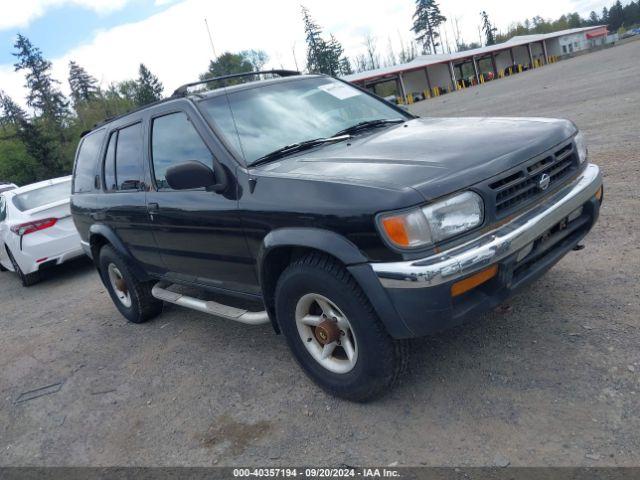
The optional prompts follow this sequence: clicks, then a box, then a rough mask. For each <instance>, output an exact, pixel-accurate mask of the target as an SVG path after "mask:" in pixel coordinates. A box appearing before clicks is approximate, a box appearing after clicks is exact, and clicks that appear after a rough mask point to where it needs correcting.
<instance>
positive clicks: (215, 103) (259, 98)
mask: <svg viewBox="0 0 640 480" xmlns="http://www.w3.org/2000/svg"><path fill="white" fill-rule="evenodd" d="M200 107H201V109H202V111H203V113H204V115H205V116H206V117H207V118H208V119H209V120H210V121H211V122H212V123H213V124H215V125H216V126H217V127H218V129H219V130H220V131H221V133H222V134H223V135H224V136H225V137H226V138H227V140H228V141H229V142H230V143H231V144H232V145H234V146H235V147H236V148H237V149H238V151H239V152H240V153H241V154H242V155H243V156H244V159H245V161H246V163H247V164H251V163H253V162H254V161H255V160H257V159H259V158H261V157H263V156H265V155H267V154H268V153H270V152H273V151H274V150H277V149H279V148H282V147H284V146H286V145H292V144H296V143H299V142H304V141H306V140H311V139H316V138H322V137H331V136H333V135H335V134H336V133H337V132H339V131H340V130H344V129H345V128H349V127H351V126H353V125H355V124H358V123H360V122H365V121H370V120H385V119H386V120H406V117H405V116H404V115H402V114H401V113H400V112H398V111H397V110H395V109H393V108H391V107H390V106H388V105H386V104H385V103H383V102H381V101H379V100H376V99H375V98H374V97H371V96H370V95H366V94H364V93H362V92H361V91H360V90H358V89H356V88H353V87H351V86H350V85H348V84H345V83H343V82H339V81H337V80H334V79H332V78H326V77H320V78H305V79H302V80H295V81H287V82H280V83H275V84H265V85H261V86H257V87H256V88H249V89H244V90H238V91H235V92H230V93H229V94H228V95H219V96H216V97H213V98H210V99H206V100H203V101H202V102H200Z"/></svg>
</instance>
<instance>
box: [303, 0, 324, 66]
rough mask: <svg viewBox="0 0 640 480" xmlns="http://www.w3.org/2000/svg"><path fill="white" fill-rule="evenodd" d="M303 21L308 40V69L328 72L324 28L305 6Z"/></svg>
mask: <svg viewBox="0 0 640 480" xmlns="http://www.w3.org/2000/svg"><path fill="white" fill-rule="evenodd" d="M302 21H303V23H304V33H305V38H306V42H307V70H309V72H310V73H328V70H329V68H328V67H329V65H328V62H327V44H326V42H325V41H324V40H323V38H322V30H321V29H320V27H319V26H318V24H317V23H315V21H314V20H313V19H312V18H311V14H310V13H309V10H307V8H306V7H304V6H303V7H302Z"/></svg>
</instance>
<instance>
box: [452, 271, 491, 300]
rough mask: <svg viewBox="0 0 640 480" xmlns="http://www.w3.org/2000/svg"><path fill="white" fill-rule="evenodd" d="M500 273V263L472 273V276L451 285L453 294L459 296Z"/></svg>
mask: <svg viewBox="0 0 640 480" xmlns="http://www.w3.org/2000/svg"><path fill="white" fill-rule="evenodd" d="M497 274H498V265H492V266H490V267H489V268H486V269H484V270H481V271H479V272H478V273H476V274H474V275H471V276H470V277H467V278H465V279H464V280H460V281H459V282H456V283H454V284H453V285H451V296H452V297H457V296H458V295H462V294H463V293H466V292H468V291H469V290H471V289H472V288H476V287H477V286H478V285H481V284H483V283H484V282H486V281H488V280H491V279H492V278H493V277H495V276H496V275H497Z"/></svg>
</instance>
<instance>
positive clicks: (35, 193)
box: [13, 180, 71, 212]
mask: <svg viewBox="0 0 640 480" xmlns="http://www.w3.org/2000/svg"><path fill="white" fill-rule="evenodd" d="M70 196H71V180H67V181H64V182H61V183H56V184H55V185H48V186H46V187H42V188H38V189H36V190H30V191H28V192H24V193H20V194H18V195H16V196H15V197H13V204H14V205H15V206H16V208H17V209H18V210H20V211H21V212H24V211H25V210H32V209H34V208H38V207H42V206H44V205H47V204H49V203H55V202H59V201H60V200H64V199H69V197H70Z"/></svg>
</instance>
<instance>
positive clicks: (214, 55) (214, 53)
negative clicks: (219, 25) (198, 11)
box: [204, 17, 218, 62]
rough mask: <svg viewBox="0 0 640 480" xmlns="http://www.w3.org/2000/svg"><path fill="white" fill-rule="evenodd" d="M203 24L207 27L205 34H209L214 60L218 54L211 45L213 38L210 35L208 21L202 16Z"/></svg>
mask: <svg viewBox="0 0 640 480" xmlns="http://www.w3.org/2000/svg"><path fill="white" fill-rule="evenodd" d="M204 24H205V25H206V27H207V34H208V35H209V43H210V44H211V51H212V52H213V61H214V62H215V61H216V58H218V56H217V55H216V49H215V47H214V46H213V38H212V37H211V30H210V29H209V22H207V17H205V18H204Z"/></svg>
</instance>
